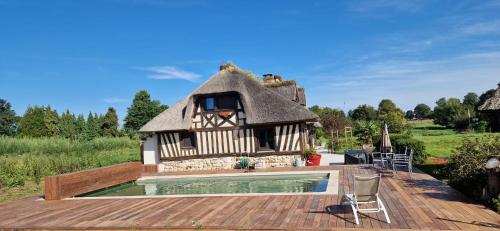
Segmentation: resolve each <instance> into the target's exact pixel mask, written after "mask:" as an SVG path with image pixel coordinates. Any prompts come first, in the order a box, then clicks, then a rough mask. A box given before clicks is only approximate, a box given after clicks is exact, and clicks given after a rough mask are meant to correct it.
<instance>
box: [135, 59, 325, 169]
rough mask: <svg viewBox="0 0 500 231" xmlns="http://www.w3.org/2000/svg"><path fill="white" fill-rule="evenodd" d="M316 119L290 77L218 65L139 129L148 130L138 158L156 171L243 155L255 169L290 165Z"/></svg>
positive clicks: (225, 162)
mask: <svg viewBox="0 0 500 231" xmlns="http://www.w3.org/2000/svg"><path fill="white" fill-rule="evenodd" d="M317 121H318V116H317V115H316V114H314V113H312V112H310V111H309V110H308V109H307V108H306V101H305V94H304V89H303V88H299V87H297V85H296V83H295V81H285V80H283V78H282V77H280V76H278V75H271V74H267V75H264V78H263V80H260V79H258V78H256V77H254V76H252V75H251V74H249V73H248V72H245V71H242V70H240V69H239V68H237V67H236V66H234V65H232V64H224V65H221V67H220V71H219V72H218V73H216V74H215V75H213V76H212V77H211V78H210V79H209V80H208V81H206V82H205V83H204V84H202V85H201V86H200V87H199V88H198V89H196V90H194V91H193V92H192V93H191V94H189V95H188V96H186V97H185V98H184V99H183V100H181V101H180V102H178V103H177V104H175V105H173V106H172V107H171V108H169V109H167V110H165V111H164V112H162V113H160V114H159V115H158V116H156V117H155V118H153V119H152V120H151V121H149V122H148V123H147V124H145V125H144V126H143V127H142V128H141V129H140V131H141V132H144V133H148V134H150V137H149V138H148V139H147V140H146V141H145V142H144V151H143V159H144V163H145V164H157V165H159V169H160V171H183V170H191V169H196V170H201V169H224V168H234V167H235V166H237V165H238V161H239V159H240V158H241V157H243V156H245V157H247V158H250V159H251V161H253V162H255V163H256V165H257V166H261V167H271V166H291V165H292V164H293V162H294V160H295V159H300V157H301V154H302V153H303V152H304V150H305V148H306V147H308V146H309V144H308V143H307V142H308V140H309V139H308V137H309V135H310V134H312V133H311V129H312V124H314V123H315V122H317Z"/></svg>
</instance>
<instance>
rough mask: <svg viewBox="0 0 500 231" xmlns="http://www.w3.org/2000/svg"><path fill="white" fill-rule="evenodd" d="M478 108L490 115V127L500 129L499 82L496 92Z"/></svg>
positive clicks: (494, 129) (495, 129)
mask: <svg viewBox="0 0 500 231" xmlns="http://www.w3.org/2000/svg"><path fill="white" fill-rule="evenodd" d="M478 110H479V111H481V113H482V114H485V115H486V116H487V117H488V120H489V122H490V127H491V129H492V130H493V131H500V83H498V88H497V90H496V91H495V94H493V96H492V97H490V98H489V99H487V100H486V101H484V103H483V104H482V105H480V106H479V107H478Z"/></svg>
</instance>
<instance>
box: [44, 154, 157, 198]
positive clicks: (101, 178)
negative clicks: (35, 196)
mask: <svg viewBox="0 0 500 231" xmlns="http://www.w3.org/2000/svg"><path fill="white" fill-rule="evenodd" d="M143 172H150V173H151V172H154V167H153V166H144V165H142V164H141V163H140V162H130V163H124V164H117V165H112V166H108V167H103V168H97V169H90V170H85V171H79V172H74V173H67V174H62V175H58V176H47V177H45V199H46V200H60V199H63V198H68V197H73V196H77V195H81V194H84V193H88V192H92V191H95V190H99V189H102V188H106V187H110V186H113V185H117V184H121V183H126V182H129V181H133V180H137V179H138V178H140V177H141V176H142V173H143Z"/></svg>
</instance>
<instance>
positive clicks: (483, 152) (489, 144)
mask: <svg viewBox="0 0 500 231" xmlns="http://www.w3.org/2000/svg"><path fill="white" fill-rule="evenodd" d="M498 153H500V136H484V137H476V138H475V139H470V138H467V137H466V138H465V139H464V142H463V144H462V146H460V147H458V148H457V149H455V150H454V151H453V153H452V155H451V158H450V161H449V164H448V167H449V174H450V185H452V186H453V187H454V188H456V189H458V190H460V191H462V192H464V193H465V194H467V195H469V196H471V197H472V198H474V199H476V200H479V199H480V198H481V194H482V189H483V188H484V186H485V185H486V182H487V175H486V169H485V163H486V161H487V160H488V157H490V156H494V155H498Z"/></svg>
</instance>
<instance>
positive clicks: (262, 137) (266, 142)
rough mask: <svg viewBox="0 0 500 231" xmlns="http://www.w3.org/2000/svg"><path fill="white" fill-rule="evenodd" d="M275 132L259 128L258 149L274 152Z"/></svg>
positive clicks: (272, 129)
mask: <svg viewBox="0 0 500 231" xmlns="http://www.w3.org/2000/svg"><path fill="white" fill-rule="evenodd" d="M274 135H275V131H274V128H258V129H257V141H258V145H259V146H258V149H259V150H262V151H265V150H269V151H271V150H274V148H275V147H276V146H275V142H274Z"/></svg>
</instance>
